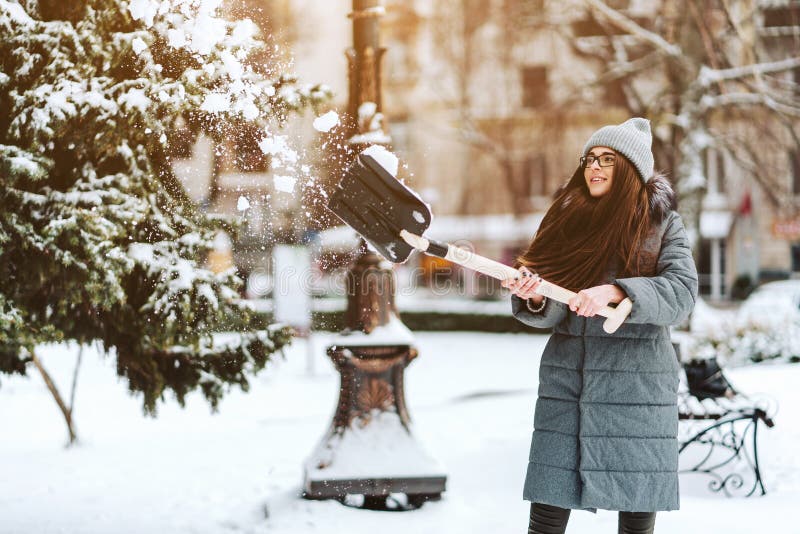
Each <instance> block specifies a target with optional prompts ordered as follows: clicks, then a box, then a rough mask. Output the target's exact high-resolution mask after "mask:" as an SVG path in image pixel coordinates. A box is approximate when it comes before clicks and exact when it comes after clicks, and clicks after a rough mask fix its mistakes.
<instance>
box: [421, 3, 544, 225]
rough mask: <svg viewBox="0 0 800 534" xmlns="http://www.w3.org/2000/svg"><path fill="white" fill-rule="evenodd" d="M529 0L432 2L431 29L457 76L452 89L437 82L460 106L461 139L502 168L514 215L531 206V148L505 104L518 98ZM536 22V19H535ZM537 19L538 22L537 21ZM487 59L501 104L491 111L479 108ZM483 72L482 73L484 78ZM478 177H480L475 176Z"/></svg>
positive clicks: (467, 164) (467, 195)
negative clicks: (477, 95) (478, 93)
mask: <svg viewBox="0 0 800 534" xmlns="http://www.w3.org/2000/svg"><path fill="white" fill-rule="evenodd" d="M528 4H530V2H518V1H510V0H499V1H495V2H486V1H482V0H481V1H479V0H442V1H437V2H436V3H435V4H434V15H433V24H432V33H433V38H434V41H435V42H436V50H437V51H438V53H439V54H440V58H439V59H440V61H441V64H442V65H445V66H446V68H447V69H448V70H449V73H448V74H449V76H450V77H451V78H452V79H453V80H454V84H453V87H452V88H450V90H449V91H448V90H447V89H444V88H442V87H439V91H440V94H441V97H442V100H444V101H447V102H453V103H454V104H455V108H456V118H455V127H456V129H457V132H458V135H459V139H460V140H461V141H462V142H464V143H466V145H467V146H468V147H470V148H471V149H474V150H476V151H477V152H478V153H480V154H483V155H485V156H488V157H489V158H490V159H491V160H493V161H494V162H495V163H496V164H497V167H498V170H499V177H500V180H499V185H500V186H501V187H503V188H504V189H505V191H506V193H507V194H508V196H509V198H510V199H511V204H510V206H511V209H512V212H513V213H514V214H515V215H522V214H524V213H527V212H528V211H529V210H530V204H529V198H530V196H531V193H532V190H531V189H532V188H531V185H532V184H531V179H530V173H529V172H526V169H525V162H526V159H525V158H526V157H527V152H528V151H527V149H526V148H525V147H522V145H524V140H522V139H520V138H519V136H518V133H519V132H518V131H517V128H516V127H515V126H514V115H515V113H514V112H515V111H516V109H515V108H509V107H508V106H507V105H505V106H504V104H506V103H514V102H516V101H518V100H519V85H520V80H519V76H518V70H519V65H518V61H517V59H516V58H515V55H514V52H515V48H516V46H517V45H518V44H519V43H520V42H522V41H523V40H524V39H525V38H527V36H528V35H529V32H530V31H531V30H534V29H535V28H533V26H532V24H531V21H530V20H526V21H525V24H523V25H521V24H520V20H521V19H520V16H521V15H524V13H525V9H524V8H525V7H526V6H527V5H528ZM536 21H538V19H536ZM536 21H534V23H535V22H536ZM487 63H490V64H492V65H493V70H494V72H495V73H496V74H494V75H493V76H492V79H491V81H490V83H491V91H492V96H493V98H494V99H495V100H496V101H497V102H498V103H499V105H498V107H497V110H496V112H495V113H494V114H493V116H491V117H489V118H487V117H486V116H485V114H484V116H480V115H479V114H477V113H476V109H477V107H478V103H477V102H476V98H475V93H476V91H477V90H479V88H482V87H485V84H486V81H487V80H486V79H485V76H486V74H485V72H481V69H482V67H483V66H485V65H486V64H487ZM481 76H483V78H481ZM462 163H463V165H464V168H463V170H462V173H461V175H462V176H463V177H464V179H465V180H467V181H469V180H470V177H471V173H473V172H474V166H473V163H474V161H473V158H471V157H468V158H465V159H464V160H463V162H462ZM476 178H477V177H476ZM473 197H474V190H473V189H472V188H471V187H470V186H469V184H467V185H466V187H464V188H463V189H462V201H461V203H460V204H461V210H460V211H462V212H465V213H466V212H469V211H470V199H471V198H473Z"/></svg>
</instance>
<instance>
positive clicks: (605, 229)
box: [504, 118, 697, 534]
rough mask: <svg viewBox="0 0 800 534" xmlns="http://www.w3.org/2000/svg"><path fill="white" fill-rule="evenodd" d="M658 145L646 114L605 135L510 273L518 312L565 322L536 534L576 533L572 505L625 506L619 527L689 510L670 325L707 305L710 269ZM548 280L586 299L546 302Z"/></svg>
mask: <svg viewBox="0 0 800 534" xmlns="http://www.w3.org/2000/svg"><path fill="white" fill-rule="evenodd" d="M651 145H652V136H651V133H650V123H649V121H647V120H646V119H642V118H633V119H630V120H628V121H626V122H624V123H622V124H619V125H614V126H605V127H603V128H600V129H599V130H597V131H596V132H595V133H594V134H592V136H591V137H590V138H589V141H588V142H587V143H586V146H585V147H584V150H583V157H582V158H581V164H580V166H579V167H578V169H577V170H576V171H575V174H574V175H573V176H572V178H571V179H570V181H569V182H568V183H567V184H566V185H565V186H564V187H563V188H562V189H561V190H560V191H559V193H558V194H557V196H556V198H555V201H554V203H553V205H552V206H551V207H550V209H549V210H548V211H547V214H546V215H545V217H544V219H543V221H542V224H541V226H540V228H539V230H538V231H537V233H536V235H535V236H534V239H533V241H532V242H531V244H530V246H529V248H528V250H527V251H526V252H525V253H524V254H523V255H522V256H521V257H520V258H519V260H518V268H519V270H520V271H521V272H522V276H520V278H519V279H517V280H510V281H506V282H504V286H505V287H507V288H509V289H510V290H511V291H512V293H513V295H512V309H513V313H514V315H515V316H516V318H517V319H518V320H520V321H522V322H524V323H526V324H528V325H530V326H535V327H540V328H551V327H552V328H554V332H553V335H552V336H551V337H550V339H549V341H548V343H547V346H546V347H545V350H544V354H543V355H542V361H541V364H540V369H539V397H538V400H537V402H536V412H535V415H534V431H533V438H532V442H531V452H530V457H529V463H528V472H527V476H526V479H525V489H524V497H525V499H526V500H529V501H531V516H530V524H529V530H528V532H529V533H532V534H554V533H563V532H564V531H565V529H566V524H567V520H568V519H569V513H570V510H571V509H583V510H590V511H596V509H598V508H601V509H606V510H618V511H619V512H620V513H619V532H620V533H633V532H636V533H645V532H653V528H654V524H655V516H656V512H657V511H659V510H676V509H678V507H679V502H678V476H677V468H678V443H677V430H678V410H677V389H678V371H679V364H678V361H677V359H676V357H675V351H674V349H673V348H672V344H671V342H670V334H669V326H670V325H674V324H676V323H679V322H681V321H683V320H684V319H685V318H686V317H687V316H688V315H689V313H690V312H691V310H692V308H693V307H694V301H695V298H696V296H697V271H696V269H695V265H694V261H693V260H692V254H691V250H690V247H689V243H688V241H687V238H686V232H685V230H684V228H683V224H682V222H681V218H680V216H679V215H678V214H677V213H676V212H675V211H673V205H674V194H673V192H672V189H671V188H670V186H669V183H668V182H667V181H666V179H665V178H664V177H663V176H660V175H655V174H654V172H653V153H652V150H651ZM533 273H536V274H533ZM538 276H541V277H542V278H544V279H545V280H548V281H550V282H553V283H555V284H558V285H560V286H562V287H566V288H568V289H571V290H572V291H575V292H577V295H576V296H575V297H574V298H573V299H572V300H570V302H569V304H568V305H565V304H561V303H559V302H554V301H552V300H548V299H545V298H544V297H542V296H541V295H538V294H536V288H537V287H538V285H539V283H540V280H539V277H538ZM626 297H628V298H630V299H631V300H632V301H633V309H632V311H631V314H630V316H629V317H628V318H627V319H626V321H625V323H623V325H622V326H621V327H620V328H619V330H617V331H616V332H615V333H614V334H607V333H605V332H604V331H603V328H602V323H603V318H602V317H596V316H595V315H596V313H597V311H598V310H599V309H601V308H602V307H603V306H606V305H609V304H611V305H613V304H615V303H618V302H620V301H621V300H622V299H624V298H626ZM570 312H574V313H570Z"/></svg>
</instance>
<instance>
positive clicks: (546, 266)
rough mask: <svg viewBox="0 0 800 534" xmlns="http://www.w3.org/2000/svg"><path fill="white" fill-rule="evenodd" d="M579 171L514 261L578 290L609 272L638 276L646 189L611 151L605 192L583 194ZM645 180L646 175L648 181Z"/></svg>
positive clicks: (647, 224)
mask: <svg viewBox="0 0 800 534" xmlns="http://www.w3.org/2000/svg"><path fill="white" fill-rule="evenodd" d="M583 171H584V169H583V167H582V166H578V169H576V171H575V173H574V174H573V175H572V178H570V180H569V182H567V183H566V184H565V185H564V186H563V187H562V188H561V189H560V190H559V191H558V193H557V194H556V197H555V200H554V201H553V204H552V205H551V206H550V209H548V210H547V213H546V214H545V216H544V219H543V220H542V223H541V225H540V226H539V229H538V231H537V232H536V235H535V236H534V237H533V240H532V241H531V244H530V246H529V247H528V250H527V251H526V252H525V253H524V254H522V255H521V256H519V257H518V258H517V264H516V266H517V267H519V266H520V265H524V266H526V267H528V268H530V269H531V270H533V271H535V272H536V273H538V274H539V275H540V276H541V277H542V278H544V279H545V280H547V281H549V282H552V283H554V284H557V285H559V286H562V287H565V288H567V289H570V290H572V291H579V290H581V289H586V288H587V287H591V286H594V285H597V284H598V283H600V282H602V281H603V280H604V279H605V278H606V276H607V274H608V270H609V268H612V269H614V270H615V271H616V276H617V277H619V278H622V277H626V276H640V275H642V274H648V275H649V274H651V273H642V270H643V269H644V268H645V264H647V263H651V264H652V262H646V261H644V258H643V250H642V244H643V242H644V240H645V238H646V237H647V235H648V233H649V231H650V229H651V227H652V220H651V206H650V202H649V198H648V188H647V187H646V186H645V184H644V183H643V182H642V180H641V179H640V178H639V175H638V174H637V172H636V170H635V168H634V167H633V165H632V164H631V163H630V161H628V160H627V159H626V158H625V157H624V156H622V154H619V153H617V160H616V163H615V165H614V175H613V178H612V180H611V190H610V191H609V192H608V193H606V194H605V195H603V196H601V197H598V198H595V197H592V196H591V195H590V194H589V190H588V188H587V186H586V180H585V179H584V174H583ZM648 178H649V177H648Z"/></svg>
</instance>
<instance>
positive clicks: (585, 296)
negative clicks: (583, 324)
mask: <svg viewBox="0 0 800 534" xmlns="http://www.w3.org/2000/svg"><path fill="white" fill-rule="evenodd" d="M625 297H626V295H625V292H624V291H623V290H622V289H620V287H619V286H616V285H614V284H603V285H601V286H595V287H590V288H589V289H582V290H581V291H578V293H577V294H576V295H575V296H574V297H572V298H571V299H570V301H569V303H568V304H569V309H570V310H572V311H574V312H575V313H577V314H578V315H581V316H583V317H594V316H595V315H597V312H598V311H600V310H601V309H602V308H604V307H606V306H608V305H609V303H615V304H616V303H619V302H622V299H624V298H625Z"/></svg>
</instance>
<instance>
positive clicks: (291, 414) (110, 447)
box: [0, 332, 800, 534]
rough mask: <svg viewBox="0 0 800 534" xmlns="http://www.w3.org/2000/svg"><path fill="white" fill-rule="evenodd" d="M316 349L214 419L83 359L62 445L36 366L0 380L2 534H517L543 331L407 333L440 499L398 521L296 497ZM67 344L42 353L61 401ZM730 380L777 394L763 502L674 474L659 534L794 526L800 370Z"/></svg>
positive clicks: (418, 423)
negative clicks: (146, 400)
mask: <svg viewBox="0 0 800 534" xmlns="http://www.w3.org/2000/svg"><path fill="white" fill-rule="evenodd" d="M327 339H330V336H329V335H328V334H315V335H314V336H313V337H312V338H311V340H310V342H309V341H306V340H297V341H296V342H295V344H294V345H293V346H292V347H291V348H289V349H288V350H287V352H286V359H285V360H281V359H280V358H279V359H277V360H276V362H275V363H274V364H273V365H272V366H271V367H269V368H268V370H267V371H265V372H264V373H263V374H262V375H261V376H259V377H258V378H256V379H255V380H253V384H252V389H251V391H250V392H249V393H247V394H244V393H241V392H239V391H234V392H232V393H231V394H230V395H229V396H228V397H226V399H225V400H224V401H223V403H222V405H221V407H220V410H219V413H217V414H215V415H214V414H210V413H209V409H208V406H207V405H206V404H205V402H204V401H203V400H202V399H201V398H199V396H192V397H191V398H190V399H189V400H188V402H187V406H186V408H185V409H181V408H180V407H178V406H177V404H176V403H175V402H172V401H170V402H169V403H168V404H166V405H164V406H162V407H161V408H160V413H159V416H158V418H156V419H152V418H148V417H144V416H143V415H142V413H141V408H140V402H139V400H138V399H137V398H133V397H130V396H129V395H128V394H127V392H126V389H125V386H124V385H123V384H122V383H120V382H119V381H118V379H117V378H116V375H115V373H114V367H113V361H112V360H110V359H104V358H102V357H101V356H99V355H98V354H97V353H96V352H95V351H93V350H89V349H87V350H86V352H85V353H84V364H83V366H82V368H81V374H80V377H79V385H78V391H77V397H76V407H75V415H76V419H77V429H78V433H79V435H80V437H81V439H82V443H81V445H80V446H78V447H74V448H71V449H65V448H64V446H63V445H64V441H65V435H66V432H65V429H64V425H63V422H62V421H61V419H60V415H59V413H58V411H57V408H56V406H55V404H54V402H53V401H52V399H51V398H50V396H49V394H48V392H47V391H46V389H45V386H44V384H43V383H42V380H41V378H40V377H39V376H38V375H37V374H35V371H33V370H32V373H31V375H30V377H27V378H21V377H13V378H12V377H5V376H4V377H2V378H0V380H2V382H0V533H3V534H6V533H42V534H44V533H50V532H59V533H62V532H63V533H104V534H105V533H110V532H113V533H141V532H167V533H225V532H264V533H273V532H274V533H287V534H289V533H292V534H304V533H312V532H381V534H395V533H402V534H410V533H415V534H416V533H437V534H441V533H451V532H452V533H478V532H481V533H484V532H485V533H488V532H504V533H505V532H508V533H514V532H520V533H521V532H525V529H526V526H527V515H528V503H526V502H524V501H523V500H522V499H521V496H520V495H521V489H522V482H523V477H524V473H525V466H526V462H527V455H528V445H529V439H530V429H531V426H532V421H533V406H534V402H535V398H536V387H537V366H538V362H539V357H540V354H541V351H542V348H543V347H544V343H545V341H546V337H545V336H536V335H512V334H477V333H446V332H445V333H420V334H417V335H416V340H417V341H416V344H417V346H418V348H419V350H420V357H419V358H418V359H417V360H416V361H414V362H413V363H412V364H411V365H410V366H409V368H408V369H407V371H406V398H407V401H408V404H409V411H410V414H411V417H412V419H413V421H414V432H415V436H416V437H417V439H418V440H419V441H420V442H422V443H423V444H424V446H425V447H426V448H427V449H428V450H429V452H431V453H432V454H433V455H434V456H435V457H436V458H437V459H438V460H439V461H440V462H441V463H442V464H444V466H445V467H446V470H447V473H448V476H449V478H448V487H447V492H446V493H445V494H444V497H443V499H442V500H441V501H440V502H433V503H428V504H426V505H425V506H423V507H422V508H421V509H419V510H415V511H411V512H400V513H391V512H374V511H366V510H361V509H355V508H350V507H346V506H343V505H341V504H339V503H338V502H332V501H322V502H317V501H306V500H303V499H301V498H299V496H298V495H299V492H300V487H301V484H302V476H303V475H302V465H303V461H304V460H305V458H306V457H307V456H308V455H309V454H310V453H311V451H312V450H313V448H314V446H315V444H316V443H317V441H318V440H319V438H320V437H321V436H322V434H323V433H324V431H325V430H326V428H327V426H328V424H329V422H330V419H331V416H332V414H333V410H334V406H335V402H336V399H337V394H338V387H339V383H338V375H337V374H336V372H335V371H334V369H333V366H332V365H331V363H330V362H329V361H328V360H327V357H326V356H325V355H324V348H325V346H326V340H327ZM76 351H77V349H75V348H74V347H73V348H66V347H63V346H60V347H47V348H43V349H42V352H41V356H42V360H43V362H44V364H45V365H46V366H47V367H48V368H49V369H50V370H51V372H52V374H53V375H54V377H55V379H56V381H57V382H58V383H59V384H60V385H61V388H62V392H63V390H65V389H68V384H69V381H70V377H71V371H72V365H73V363H74V358H75V354H76ZM309 354H311V355H312V356H313V365H311V366H309V363H308V361H307V357H308V355H309ZM309 368H310V371H311V372H309ZM729 376H730V378H731V380H732V381H733V382H734V384H735V385H736V386H738V387H739V388H740V389H742V390H744V391H749V392H768V393H769V394H770V395H772V396H774V397H775V398H776V399H777V400H778V401H779V402H780V412H779V413H778V414H777V416H776V426H775V428H773V429H770V430H767V431H765V432H764V433H763V434H762V436H761V440H760V443H759V446H760V453H761V459H762V468H763V471H764V478H765V483H766V486H767V490H768V494H767V495H766V496H765V497H754V498H749V499H744V498H736V499H728V498H724V497H719V496H715V495H712V494H711V493H710V492H709V491H708V490H707V489H706V488H705V486H704V485H701V484H697V483H693V482H692V481H691V480H689V479H686V478H683V479H682V482H681V483H682V500H681V510H680V511H678V512H669V513H661V514H659V516H658V521H657V532H660V533H662V534H663V533H671V532H674V533H681V534H691V533H695V532H725V533H726V534H734V533H742V534H745V533H746V534H751V533H755V532H770V533H796V532H800V527H798V526H795V525H797V524H798V523H797V521H796V519H794V518H792V517H791V513H792V512H794V511H795V509H796V507H797V505H798V503H800V454H799V453H798V444H800V388H798V387H797V384H800V365H796V364H795V365H786V364H784V365H765V364H762V365H760V366H749V367H740V368H736V369H732V370H730V372H729ZM568 532H570V533H581V532H586V533H589V532H591V533H602V532H608V533H611V532H616V514H615V513H612V512H603V511H601V512H599V513H598V514H597V515H594V514H591V513H588V512H574V513H573V514H572V518H571V519H570V525H569V528H568Z"/></svg>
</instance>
